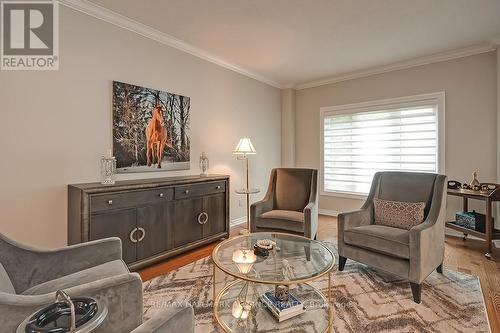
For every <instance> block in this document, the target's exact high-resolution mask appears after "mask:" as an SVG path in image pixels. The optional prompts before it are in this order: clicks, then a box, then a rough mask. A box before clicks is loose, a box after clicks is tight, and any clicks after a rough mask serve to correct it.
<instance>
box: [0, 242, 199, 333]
mask: <svg viewBox="0 0 500 333" xmlns="http://www.w3.org/2000/svg"><path fill="white" fill-rule="evenodd" d="M121 253H122V251H121V241H120V239H119V238H108V239H103V240H97V241H93V242H88V243H82V244H77V245H73V246H68V247H65V248H61V249H57V250H48V251H43V250H38V249H35V248H31V247H27V246H24V245H21V244H19V243H17V242H15V241H13V240H10V239H8V238H7V237H5V236H4V235H2V234H0V314H1V315H0V327H1V328H2V332H9V333H10V332H15V331H16V329H17V326H18V325H19V324H20V323H21V322H22V321H23V320H24V319H25V318H26V317H27V316H29V315H30V314H32V313H33V312H35V311H37V310H39V309H40V308H42V307H44V306H46V305H48V304H49V303H53V302H54V300H55V292H56V291H57V290H59V289H64V290H65V291H66V292H67V293H68V294H69V295H70V296H71V297H81V296H86V297H92V298H95V299H97V300H100V301H101V302H103V303H104V304H105V305H106V306H107V308H108V314H107V317H106V319H105V321H104V322H103V324H102V325H101V326H100V327H99V329H98V331H97V332H103V333H104V332H120V333H121V332H126V333H129V332H131V331H132V330H134V331H133V332H134V333H142V332H155V333H162V332H163V333H166V332H174V331H176V330H172V329H174V328H179V327H181V326H180V325H182V330H181V331H182V332H194V327H193V325H194V315H193V310H192V308H172V309H166V310H164V311H163V312H160V313H159V314H158V315H157V316H155V317H154V318H152V319H150V320H149V321H147V322H146V323H145V324H143V326H140V325H141V324H142V315H143V299H142V281H141V278H140V276H139V275H138V274H137V273H130V272H129V270H128V268H127V266H126V265H125V263H124V262H123V261H122V260H121ZM138 326H139V327H138ZM177 331H179V330H177Z"/></svg>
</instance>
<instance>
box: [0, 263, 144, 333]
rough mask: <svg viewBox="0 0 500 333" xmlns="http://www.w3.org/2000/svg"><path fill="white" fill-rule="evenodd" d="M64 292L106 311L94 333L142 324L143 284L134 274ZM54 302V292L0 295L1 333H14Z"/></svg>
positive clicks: (116, 330) (83, 285) (128, 328)
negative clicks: (92, 301)
mask: <svg viewBox="0 0 500 333" xmlns="http://www.w3.org/2000/svg"><path fill="white" fill-rule="evenodd" d="M65 291H66V292H67V293H68V295H69V296H70V297H72V298H75V297H81V296H85V297H91V298H94V299H97V300H99V301H102V302H103V304H104V305H105V306H106V307H107V309H108V314H107V317H106V319H105V321H104V323H103V324H102V325H101V327H99V329H98V330H97V331H96V333H108V332H130V331H132V330H133V329H134V328H136V327H137V326H139V325H140V324H141V322H142V313H143V307H142V304H143V299H142V281H141V278H140V276H139V275H138V274H136V273H129V274H122V275H118V276H114V277H109V278H105V279H102V280H98V281H94V282H91V283H87V284H82V285H80V286H76V287H72V288H67V289H65ZM54 301H55V292H52V293H49V294H44V295H36V296H27V295H14V294H7V293H1V292H0V313H1V314H2V315H1V316H0V327H1V328H2V332H15V331H16V329H17V326H18V325H19V324H20V323H21V322H22V321H23V320H24V319H25V318H26V317H27V316H29V315H31V314H32V313H34V312H35V311H37V310H39V309H41V308H43V307H44V306H46V305H48V304H50V303H53V302H54Z"/></svg>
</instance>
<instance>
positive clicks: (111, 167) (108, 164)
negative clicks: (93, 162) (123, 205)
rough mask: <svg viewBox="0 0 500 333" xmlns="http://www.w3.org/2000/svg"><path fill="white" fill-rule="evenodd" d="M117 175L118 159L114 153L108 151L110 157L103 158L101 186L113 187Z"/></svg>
mask: <svg viewBox="0 0 500 333" xmlns="http://www.w3.org/2000/svg"><path fill="white" fill-rule="evenodd" d="M115 175H116V159H115V158H114V157H113V151H112V150H111V149H109V150H108V155H107V156H103V157H102V158H101V184H103V185H113V184H114V183H115Z"/></svg>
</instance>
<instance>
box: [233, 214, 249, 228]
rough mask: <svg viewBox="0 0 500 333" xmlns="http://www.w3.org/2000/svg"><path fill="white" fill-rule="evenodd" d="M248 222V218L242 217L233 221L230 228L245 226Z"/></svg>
mask: <svg viewBox="0 0 500 333" xmlns="http://www.w3.org/2000/svg"><path fill="white" fill-rule="evenodd" d="M246 222H247V217H246V216H242V217H238V218H236V219H232V220H231V222H230V223H229V226H230V227H234V226H237V225H240V224H244V223H246Z"/></svg>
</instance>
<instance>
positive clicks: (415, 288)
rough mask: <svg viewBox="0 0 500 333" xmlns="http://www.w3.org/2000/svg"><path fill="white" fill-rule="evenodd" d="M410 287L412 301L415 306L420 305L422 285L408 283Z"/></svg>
mask: <svg viewBox="0 0 500 333" xmlns="http://www.w3.org/2000/svg"><path fill="white" fill-rule="evenodd" d="M410 287H411V293H412V294H413V301H414V302H415V303H417V304H420V300H421V295H422V285H421V284H418V283H413V282H410Z"/></svg>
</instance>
